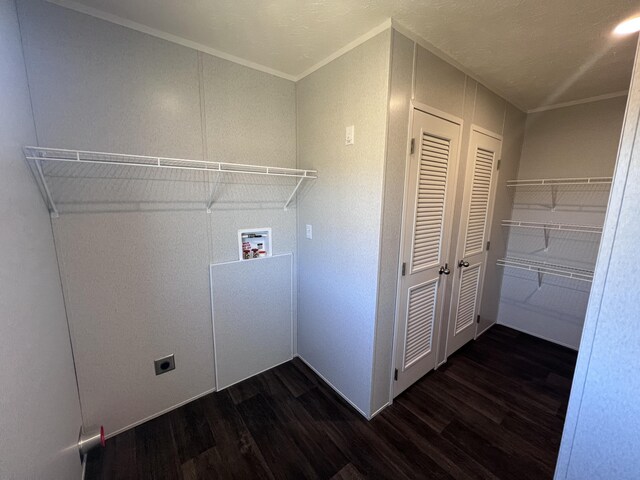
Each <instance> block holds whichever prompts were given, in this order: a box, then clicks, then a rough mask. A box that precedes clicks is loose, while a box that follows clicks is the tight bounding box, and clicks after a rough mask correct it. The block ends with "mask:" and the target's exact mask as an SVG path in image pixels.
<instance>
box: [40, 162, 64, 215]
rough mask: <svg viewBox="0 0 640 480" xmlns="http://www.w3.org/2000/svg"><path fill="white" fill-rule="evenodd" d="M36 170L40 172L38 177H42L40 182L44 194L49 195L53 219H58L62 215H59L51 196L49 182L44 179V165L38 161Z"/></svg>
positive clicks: (48, 199) (48, 200)
mask: <svg viewBox="0 0 640 480" xmlns="http://www.w3.org/2000/svg"><path fill="white" fill-rule="evenodd" d="M36 169H37V170H38V176H39V177H40V181H41V182H42V186H43V187H44V193H45V194H46V195H47V202H48V203H49V211H50V212H51V218H58V217H59V216H60V213H58V209H57V208H56V204H55V203H54V201H53V197H52V196H51V191H50V190H49V186H48V185H47V181H46V180H45V178H44V173H43V171H42V165H41V164H40V160H36Z"/></svg>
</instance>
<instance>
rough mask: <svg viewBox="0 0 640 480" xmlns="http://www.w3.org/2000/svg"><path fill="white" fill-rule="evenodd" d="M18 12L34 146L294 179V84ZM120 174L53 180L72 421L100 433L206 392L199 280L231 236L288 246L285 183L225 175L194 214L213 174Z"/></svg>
mask: <svg viewBox="0 0 640 480" xmlns="http://www.w3.org/2000/svg"><path fill="white" fill-rule="evenodd" d="M19 13H20V18H21V21H22V25H23V29H22V36H23V43H24V46H25V56H26V63H27V70H28V74H29V81H30V87H31V94H32V100H33V104H34V110H35V123H36V129H37V132H38V140H39V143H40V145H42V146H48V147H51V146H53V147H62V148H79V149H87V150H99V151H100V150H101V151H107V152H119V153H134V154H142V155H145V154H146V155H163V156H174V157H179V158H194V159H203V158H207V159H211V160H219V161H229V162H240V163H255V164H267V165H279V166H285V167H294V166H295V163H296V159H295V152H296V144H295V132H296V124H295V85H294V83H293V82H290V81H287V80H283V79H280V78H276V77H273V76H271V75H268V74H265V73H261V72H258V71H255V70H251V69H249V68H246V67H242V66H239V65H236V64H233V63H230V62H227V61H225V60H220V59H218V58H214V57H211V56H208V55H206V54H202V53H198V52H195V51H193V50H190V49H188V48H185V47H182V46H178V45H175V44H172V43H169V42H166V41H164V40H160V39H158V38H155V37H150V36H147V35H144V34H142V33H139V32H136V31H133V30H129V29H127V28H123V27H120V26H117V25H114V24H111V23H108V22H104V21H102V20H98V19H96V18H93V17H89V16H86V15H83V14H80V13H77V12H74V11H71V10H67V9H63V8H60V7H58V6H55V5H52V4H50V3H47V2H44V1H41V0H19ZM127 176H128V177H131V176H135V177H136V178H138V179H139V180H137V181H135V182H133V181H130V180H122V179H120V180H118V179H109V180H104V179H102V180H88V179H83V180H81V181H69V180H64V182H65V192H66V194H65V195H63V196H62V198H60V200H61V201H62V202H63V203H62V204H61V205H62V207H63V208H64V209H66V211H77V212H80V213H68V214H63V215H61V217H60V218H58V219H54V220H53V223H54V232H55V236H56V246H57V249H58V254H59V258H60V264H61V272H62V280H63V285H64V288H65V295H66V299H67V306H68V315H69V322H70V326H71V335H72V339H73V343H74V347H75V349H76V351H77V356H76V360H77V369H78V377H79V384H80V392H81V399H82V403H83V414H84V421H85V423H87V424H91V423H104V425H105V427H106V430H107V433H108V434H113V433H114V432H116V431H118V430H120V429H123V428H126V427H127V426H129V425H131V424H132V423H135V422H139V421H141V420H143V419H145V418H147V417H149V416H152V415H155V414H157V413H160V412H161V411H163V410H165V409H168V408H171V407H173V406H175V405H176V404H178V403H181V402H184V401H187V400H189V399H190V398H192V397H194V396H196V395H199V394H202V393H204V392H206V391H208V390H210V389H212V388H213V387H214V365H213V339H212V332H211V306H210V295H209V277H208V268H209V263H211V262H220V261H229V260H236V259H237V255H238V253H237V230H238V229H239V228H246V227H272V228H273V236H274V243H273V245H274V253H276V254H278V253H288V252H295V248H296V242H295V216H296V214H295V202H294V204H293V208H292V209H290V210H289V211H288V212H284V211H283V210H282V206H283V204H284V200H285V199H286V198H287V196H288V194H289V193H290V191H291V190H290V187H289V185H290V184H291V181H290V180H286V181H277V182H276V184H275V185H274V184H272V183H270V182H267V181H265V180H264V179H262V178H247V177H246V176H245V177H240V176H238V175H231V176H228V177H225V179H224V180H223V181H222V182H221V183H220V184H219V185H218V189H217V191H216V195H215V198H214V199H215V203H214V208H213V210H214V211H213V213H212V214H207V213H206V212H205V205H204V204H205V199H206V197H207V195H208V189H210V188H212V186H213V181H214V180H215V177H214V176H213V175H212V176H210V177H208V178H206V177H204V176H201V175H200V174H199V173H198V174H194V173H185V174H182V175H180V176H179V179H180V181H177V179H178V177H176V175H167V174H166V172H163V173H157V172H154V173H149V172H148V171H140V170H138V171H136V170H135V169H132V170H131V171H129V172H127ZM145 210H148V211H145ZM87 211H89V212H87ZM170 353H175V356H176V370H175V371H173V372H171V373H167V374H165V375H162V376H155V373H154V369H153V360H154V359H155V358H158V357H160V356H164V355H167V354H170Z"/></svg>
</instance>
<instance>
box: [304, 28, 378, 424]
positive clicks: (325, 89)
mask: <svg viewBox="0 0 640 480" xmlns="http://www.w3.org/2000/svg"><path fill="white" fill-rule="evenodd" d="M389 57H390V31H385V32H383V33H381V34H379V35H377V36H376V37H374V38H372V39H371V40H368V41H367V42H365V43H363V44H362V45H360V46H358V47H357V48H355V49H353V50H351V51H350V52H348V53H346V54H345V55H343V56H341V57H339V58H337V59H336V60H334V61H332V62H331V63H329V64H328V65H326V66H324V67H322V68H321V69H319V70H317V71H316V72H314V73H312V74H311V75H309V76H307V77H305V78H304V79H302V80H301V81H300V82H298V84H297V85H296V88H297V102H298V116H297V122H298V165H299V167H300V168H316V169H318V171H319V178H318V180H317V181H315V182H314V185H313V186H312V187H311V188H310V189H309V190H308V191H307V192H306V194H305V195H304V196H303V197H302V198H301V199H299V200H298V251H299V270H298V281H299V289H298V295H299V296H298V299H299V301H298V352H299V354H300V355H301V356H302V357H303V358H304V359H305V360H306V361H307V362H308V363H309V364H310V365H311V366H312V367H313V368H315V369H316V370H317V371H318V372H319V373H320V374H321V375H322V376H324V377H325V378H326V379H327V380H328V381H329V382H330V383H331V384H332V385H333V386H334V387H335V388H336V389H338V390H339V391H340V392H342V394H343V395H344V396H346V397H347V398H348V399H349V400H350V401H351V402H352V403H353V404H354V405H355V406H356V407H357V408H359V409H360V410H361V412H363V413H364V414H365V415H368V414H369V413H370V408H371V385H372V383H371V382H372V362H373V345H374V331H375V316H376V297H377V284H378V281H377V278H378V260H379V248H380V221H381V209H382V177H383V168H384V158H385V138H386V128H387V122H386V119H387V97H388V86H389ZM347 125H355V144H354V145H350V146H345V144H344V138H345V127H346V126H347ZM306 224H311V225H313V239H312V240H308V239H306V238H305V225H306Z"/></svg>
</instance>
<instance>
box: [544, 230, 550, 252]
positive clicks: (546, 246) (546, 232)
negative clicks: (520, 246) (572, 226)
mask: <svg viewBox="0 0 640 480" xmlns="http://www.w3.org/2000/svg"><path fill="white" fill-rule="evenodd" d="M544 251H545V252H548V251H549V229H548V228H547V226H546V225H545V226H544Z"/></svg>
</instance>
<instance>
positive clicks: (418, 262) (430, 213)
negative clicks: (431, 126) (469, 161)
mask: <svg viewBox="0 0 640 480" xmlns="http://www.w3.org/2000/svg"><path fill="white" fill-rule="evenodd" d="M420 144H421V148H420V157H419V169H418V182H417V183H418V191H417V198H416V212H415V218H414V231H413V248H412V256H411V272H412V273H413V272H416V271H418V270H421V269H424V268H429V267H432V266H434V265H436V264H438V263H439V262H440V255H441V252H440V250H441V243H442V242H441V240H442V228H443V221H444V208H445V198H446V193H447V191H446V187H447V174H448V170H449V157H450V153H451V151H450V149H451V145H450V141H449V140H447V139H443V138H439V137H436V136H433V135H429V134H428V133H423V134H422V138H421V141H420Z"/></svg>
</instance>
